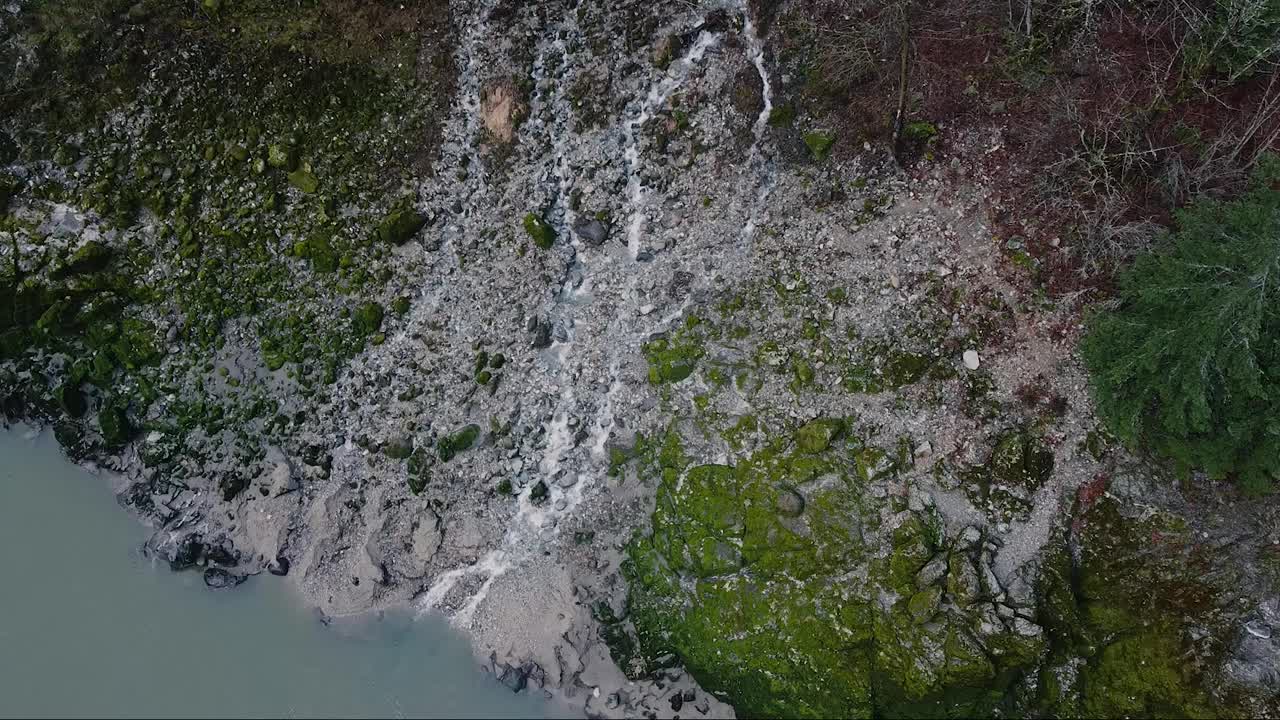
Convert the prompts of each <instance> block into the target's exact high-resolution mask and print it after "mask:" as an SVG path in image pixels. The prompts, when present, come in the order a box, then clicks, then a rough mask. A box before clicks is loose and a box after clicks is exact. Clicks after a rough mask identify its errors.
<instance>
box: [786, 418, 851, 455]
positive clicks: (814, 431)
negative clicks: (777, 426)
mask: <svg viewBox="0 0 1280 720" xmlns="http://www.w3.org/2000/svg"><path fill="white" fill-rule="evenodd" d="M842 432H844V421H843V420H841V419H839V418H818V419H816V420H810V421H809V422H807V423H805V424H804V425H801V426H800V429H799V430H796V435H795V438H796V444H797V445H799V446H800V449H801V450H804V451H805V452H807V453H820V452H823V451H824V450H826V449H827V448H829V447H831V442H832V441H833V440H835V439H836V438H837V437H838V436H839V435H840V433H842Z"/></svg>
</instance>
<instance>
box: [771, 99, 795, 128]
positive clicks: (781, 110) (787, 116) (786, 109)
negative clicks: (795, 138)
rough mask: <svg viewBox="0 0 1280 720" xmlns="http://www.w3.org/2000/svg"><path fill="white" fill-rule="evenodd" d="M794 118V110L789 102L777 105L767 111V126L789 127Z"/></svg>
mask: <svg viewBox="0 0 1280 720" xmlns="http://www.w3.org/2000/svg"><path fill="white" fill-rule="evenodd" d="M795 119H796V110H795V108H794V107H793V106H791V105H789V104H786V105H778V106H777V107H775V108H773V109H772V110H770V111H769V127H775V128H781V127H790V126H791V123H793V122H795Z"/></svg>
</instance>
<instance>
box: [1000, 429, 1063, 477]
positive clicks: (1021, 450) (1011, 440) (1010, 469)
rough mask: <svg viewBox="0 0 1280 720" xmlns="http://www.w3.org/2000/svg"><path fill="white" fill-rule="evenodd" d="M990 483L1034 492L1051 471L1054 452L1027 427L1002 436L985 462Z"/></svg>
mask: <svg viewBox="0 0 1280 720" xmlns="http://www.w3.org/2000/svg"><path fill="white" fill-rule="evenodd" d="M987 465H988V467H989V468H990V470H991V479H992V482H995V483H1000V484H1003V485H1007V486H1015V487H1020V488H1023V489H1025V490H1027V491H1031V492H1034V491H1035V490H1038V489H1039V488H1040V486H1042V485H1044V483H1045V482H1046V481H1047V480H1048V479H1049V476H1050V475H1052V474H1053V451H1052V450H1050V449H1049V448H1048V447H1046V446H1045V444H1044V441H1042V440H1041V439H1040V438H1039V437H1037V436H1036V435H1034V434H1032V433H1031V432H1029V431H1027V430H1013V431H1010V432H1007V433H1005V434H1004V435H1001V436H1000V437H999V438H998V439H997V440H996V444H995V448H994V449H993V450H992V451H991V459H990V460H989V461H988V463H987Z"/></svg>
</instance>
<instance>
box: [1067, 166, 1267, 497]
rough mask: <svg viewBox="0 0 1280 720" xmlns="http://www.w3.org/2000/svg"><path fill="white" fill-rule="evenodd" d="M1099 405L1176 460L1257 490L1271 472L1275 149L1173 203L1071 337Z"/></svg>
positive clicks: (1138, 438) (1121, 427)
mask: <svg viewBox="0 0 1280 720" xmlns="http://www.w3.org/2000/svg"><path fill="white" fill-rule="evenodd" d="M1081 349H1082V351H1083V354H1084V359H1085V363H1086V364H1087V365H1088V367H1089V370H1090V372H1091V373H1092V374H1093V384H1094V392H1095V397H1096V399H1097V406H1098V412H1099V414H1100V415H1101V416H1102V417H1103V418H1104V419H1105V420H1106V421H1107V423H1108V424H1109V425H1110V426H1111V429H1112V431H1113V432H1115V433H1116V434H1117V435H1118V436H1119V437H1120V438H1122V439H1123V440H1125V441H1126V442H1129V443H1130V444H1140V445H1144V446H1146V447H1148V448H1150V449H1152V450H1154V451H1155V452H1156V453H1158V454H1160V455H1164V456H1166V457H1168V458H1170V459H1171V460H1173V461H1174V463H1175V464H1176V465H1177V466H1178V467H1179V469H1180V470H1183V471H1186V470H1191V469H1202V470H1204V471H1205V472H1207V473H1208V474H1209V475H1210V476H1212V477H1215V478H1227V477H1231V478H1235V479H1236V480H1237V481H1238V482H1239V483H1240V485H1241V487H1242V488H1243V489H1245V490H1246V491H1250V492H1266V491H1268V490H1269V489H1270V487H1271V483H1272V480H1273V478H1274V477H1275V476H1276V473H1277V472H1280V158H1276V157H1271V156H1269V157H1265V158H1263V160H1262V161H1261V162H1260V164H1259V167H1258V169H1257V170H1256V171H1255V173H1254V176H1253V178H1252V183H1251V186H1250V190H1249V191H1248V192H1247V193H1246V194H1245V195H1244V196H1242V197H1240V198H1238V199H1236V200H1232V201H1227V202H1224V201H1217V200H1208V199H1205V200H1199V201H1197V202H1195V203H1193V204H1192V205H1190V206H1188V207H1187V208H1185V209H1183V210H1181V211H1179V212H1178V214H1177V229H1176V231H1175V232H1174V233H1173V235H1172V237H1171V242H1170V243H1169V247H1167V248H1166V249H1164V250H1163V251H1160V252H1155V253H1152V254H1150V255H1147V256H1144V257H1142V258H1140V259H1139V260H1138V261H1137V262H1136V263H1134V266H1133V267H1132V268H1131V269H1130V270H1128V271H1127V272H1126V273H1124V275H1122V277H1121V278H1120V293H1119V300H1118V304H1117V305H1116V306H1115V307H1114V308H1112V309H1108V310H1104V311H1102V312H1099V313H1098V314H1096V315H1095V316H1094V317H1093V318H1091V320H1090V324H1089V329H1088V333H1087V335H1086V336H1085V338H1084V341H1083V343H1082V347H1081Z"/></svg>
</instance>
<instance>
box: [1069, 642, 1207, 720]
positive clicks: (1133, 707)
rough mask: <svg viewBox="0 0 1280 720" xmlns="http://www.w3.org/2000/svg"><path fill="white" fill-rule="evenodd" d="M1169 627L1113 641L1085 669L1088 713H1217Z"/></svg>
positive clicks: (1191, 715)
mask: <svg viewBox="0 0 1280 720" xmlns="http://www.w3.org/2000/svg"><path fill="white" fill-rule="evenodd" d="M1188 670H1189V668H1188V666H1187V664H1186V662H1185V661H1184V660H1183V658H1182V650H1181V648H1180V647H1179V642H1178V639H1177V635H1176V634H1175V633H1173V632H1170V629H1169V628H1167V627H1163V628H1155V629H1153V630H1152V631H1149V632H1145V633H1141V634H1138V635H1133V636H1130V637H1125V638H1122V639H1120V640H1117V641H1116V642H1114V643H1111V644H1110V645H1108V646H1107V647H1106V648H1104V649H1103V651H1102V654H1101V655H1100V656H1098V657H1097V658H1096V659H1095V660H1093V661H1091V662H1090V663H1089V664H1088V665H1087V666H1086V667H1085V669H1084V671H1083V678H1082V679H1083V682H1082V686H1083V688H1084V694H1083V710H1084V716H1085V717H1090V718H1114V717H1185V718H1212V717H1216V716H1217V713H1216V712H1215V711H1214V708H1213V706H1212V704H1211V702H1210V700H1209V698H1207V697H1205V696H1204V695H1203V694H1202V693H1201V692H1200V691H1199V690H1198V689H1197V687H1196V683H1194V682H1193V678H1192V677H1191V676H1190V673H1189V672H1188Z"/></svg>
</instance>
